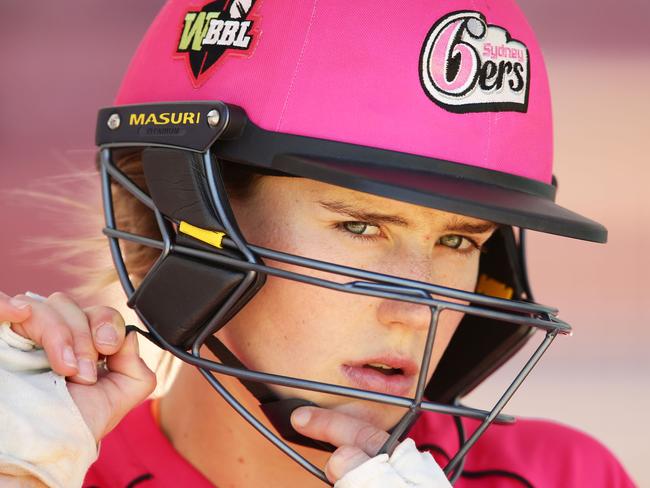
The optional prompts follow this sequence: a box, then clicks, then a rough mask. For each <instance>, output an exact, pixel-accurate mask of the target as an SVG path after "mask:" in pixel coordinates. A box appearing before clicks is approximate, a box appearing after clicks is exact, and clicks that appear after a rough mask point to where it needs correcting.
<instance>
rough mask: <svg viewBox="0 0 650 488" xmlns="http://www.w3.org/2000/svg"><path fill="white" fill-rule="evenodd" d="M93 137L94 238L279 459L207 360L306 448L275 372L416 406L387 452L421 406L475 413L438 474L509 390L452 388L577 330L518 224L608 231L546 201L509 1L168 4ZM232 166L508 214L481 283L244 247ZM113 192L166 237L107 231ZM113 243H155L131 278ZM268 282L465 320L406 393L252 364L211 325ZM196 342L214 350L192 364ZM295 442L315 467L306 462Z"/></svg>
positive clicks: (535, 78)
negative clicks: (129, 166)
mask: <svg viewBox="0 0 650 488" xmlns="http://www.w3.org/2000/svg"><path fill="white" fill-rule="evenodd" d="M97 144H98V145H99V146H100V155H101V157H100V165H101V170H102V178H103V193H104V203H105V215H106V222H107V225H106V229H105V233H106V234H107V236H108V237H109V243H110V246H111V250H112V253H113V258H114V262H115V264H116V267H117V270H118V273H119V275H120V280H121V282H122V285H123V286H124V288H125V290H126V292H127V295H128V297H129V304H130V306H131V307H133V308H134V309H135V311H136V312H137V313H138V315H139V316H140V318H141V319H142V321H143V323H144V324H145V325H146V326H147V328H148V329H149V333H150V337H151V339H152V340H154V341H155V342H156V343H157V344H159V345H160V346H161V347H164V348H165V349H167V350H169V351H171V352H172V353H173V354H175V355H176V356H177V357H179V358H181V359H182V360H184V361H187V362H189V363H191V364H194V365H195V366H197V367H199V368H200V370H201V372H202V373H203V374H204V376H205V377H206V379H207V380H208V381H209V382H210V383H211V384H212V386H213V387H214V388H215V389H217V391H219V393H220V394H222V395H223V396H224V398H226V400H227V401H229V402H230V403H231V405H232V406H233V407H234V408H236V409H237V410H238V411H240V413H242V415H244V417H245V418H246V419H247V420H248V421H249V422H250V423H251V424H253V425H254V426H255V427H256V428H258V430H260V432H262V433H263V434H264V435H266V436H267V437H269V439H271V440H272V442H274V443H275V444H276V445H278V446H281V447H282V448H283V449H284V450H285V452H288V451H287V450H286V449H290V448H288V447H287V446H286V444H284V441H283V440H282V439H281V438H279V437H277V436H275V435H274V434H273V433H272V432H270V431H269V430H268V429H265V427H264V426H263V425H262V424H261V423H260V422H259V420H258V419H255V418H254V417H253V416H251V415H250V413H249V412H247V411H246V410H245V409H244V408H243V407H242V406H241V405H240V404H238V403H237V401H236V399H234V398H233V397H232V395H230V394H229V393H228V392H227V391H226V390H225V389H224V388H223V386H222V385H221V383H220V382H219V381H218V380H217V379H216V378H215V377H214V376H213V375H212V374H211V372H212V371H217V372H221V373H225V374H231V375H233V376H236V377H238V378H239V379H240V380H241V381H242V382H243V383H244V384H245V385H246V386H247V387H248V388H249V390H250V391H251V392H253V393H254V394H255V396H256V397H257V398H258V399H259V400H260V403H261V404H262V408H263V409H264V410H265V412H266V413H267V415H268V417H269V418H270V419H271V421H272V422H273V423H274V425H275V426H276V427H277V428H278V429H279V430H280V432H281V434H282V436H283V437H284V438H285V439H290V440H293V441H297V442H302V443H309V440H307V439H305V438H301V437H300V436H299V435H297V433H295V432H294V431H293V430H292V429H291V427H290V425H289V422H288V417H289V414H290V412H291V411H292V409H294V408H296V407H297V406H299V405H301V404H304V403H302V402H301V401H300V399H299V393H297V395H296V396H297V398H296V399H279V398H276V397H275V396H274V395H273V394H272V392H271V390H270V389H269V388H268V387H267V386H266V385H267V384H276V385H283V386H291V387H295V388H304V389H314V390H318V391H324V392H328V393H333V394H342V395H349V396H353V397H356V398H362V399H375V400H377V399H379V400H380V401H384V402H385V403H392V404H395V405H402V406H404V407H411V408H410V409H409V410H408V413H407V414H405V417H404V418H403V419H402V421H400V423H399V424H398V425H397V426H396V427H395V428H394V429H393V431H392V434H393V435H392V436H391V440H390V441H389V443H387V445H386V446H385V449H387V450H388V449H390V447H391V446H392V445H394V443H395V441H396V440H397V439H398V438H399V437H400V436H401V435H403V434H404V433H405V431H406V430H407V428H408V426H409V424H410V422H412V421H413V419H414V418H415V417H416V416H417V413H418V412H420V411H424V410H433V411H441V412H445V413H451V414H453V415H460V416H463V415H466V416H473V417H479V418H482V419H484V422H483V423H482V424H481V427H480V428H479V429H478V430H477V431H476V432H475V433H473V434H472V436H470V438H469V440H468V442H466V443H465V445H464V446H463V448H461V450H460V451H459V453H458V454H457V455H456V456H455V457H454V459H452V461H451V462H450V464H449V465H448V466H447V467H446V470H447V472H448V474H449V475H450V476H452V473H453V476H454V477H457V476H458V474H459V468H460V464H461V463H462V459H463V457H464V455H465V454H466V453H467V449H469V446H471V444H473V443H474V442H475V441H476V439H477V438H478V436H479V435H480V434H481V433H482V432H483V431H484V430H485V428H487V426H488V425H489V423H490V422H491V421H493V420H494V419H495V418H501V419H502V420H503V419H505V417H499V411H500V409H501V408H502V407H503V404H504V403H505V402H499V403H498V404H497V405H496V406H495V408H494V409H492V410H491V411H490V412H483V411H479V410H476V409H471V408H467V407H464V406H461V405H459V404H458V399H459V398H462V397H463V396H464V395H465V394H467V393H468V392H469V391H471V390H472V389H473V388H474V387H475V386H477V385H478V384H479V383H480V382H481V381H482V380H483V379H485V378H486V377H487V376H489V375H490V374H491V373H492V372H493V371H494V370H496V369H497V368H498V367H499V366H501V365H502V364H503V363H504V362H505V361H506V360H507V359H509V358H510V357H511V356H512V355H513V354H514V353H515V352H516V351H517V350H519V349H520V348H521V347H522V346H523V344H524V343H525V342H526V341H527V340H528V338H529V337H530V335H531V332H532V331H534V330H542V331H544V332H545V333H546V335H545V337H544V340H543V341H542V342H541V344H540V346H539V347H538V349H537V350H536V352H535V354H534V355H533V357H532V358H531V361H529V363H528V364H527V366H526V367H525V368H524V370H522V372H521V373H520V374H519V375H518V376H517V378H515V380H514V381H513V386H514V389H516V386H518V384H519V383H520V382H521V381H522V380H523V378H524V377H525V375H526V374H527V373H528V371H530V368H531V367H532V366H533V365H534V363H535V362H536V361H537V360H538V359H539V357H540V356H541V354H542V353H543V351H544V350H546V348H547V347H548V345H549V344H550V342H551V341H552V340H553V338H554V337H555V336H556V335H557V334H558V333H560V334H564V333H567V332H568V331H569V330H570V327H569V326H568V325H567V324H566V323H564V322H562V321H561V320H560V319H558V318H557V310H555V309H553V308H551V307H546V306H543V305H540V304H537V303H535V302H533V297H532V293H531V291H530V287H529V285H528V280H527V276H526V267H525V258H524V251H523V247H524V239H523V235H524V234H523V229H532V230H537V231H541V232H546V233H551V234H557V235H561V236H567V237H572V238H578V239H584V240H588V241H595V242H604V241H605V240H606V230H605V229H604V228H603V227H602V226H601V225H600V224H598V223H596V222H593V221H591V220H589V219H587V218H585V217H583V216H580V215H578V214H576V213H574V212H571V211H570V210H567V209H565V208H563V207H561V206H559V205H557V204H556V203H555V190H556V186H555V185H554V184H553V180H552V152H553V148H552V126H551V103H550V95H549V87H548V80H547V75H546V70H545V67H544V62H543V59H542V54H541V51H540V49H539V46H538V43H537V40H536V39H535V36H534V34H533V32H532V30H531V28H530V26H529V25H528V23H527V22H526V20H525V18H524V16H523V14H522V12H521V10H520V9H519V8H518V6H517V5H516V4H515V3H514V2H513V1H512V0H495V1H485V0H478V1H469V0H454V1H451V2H440V1H434V0H416V1H411V2H403V3H402V4H399V3H395V2H370V1H366V0H358V1H355V2H349V1H345V2H344V1H339V0H334V1H332V2H327V4H323V3H319V2H318V1H317V0H311V1H304V2H290V1H283V2H270V1H269V0H235V1H225V0H219V1H214V2H209V3H206V2H199V1H185V0H171V1H169V2H168V3H167V4H166V5H165V6H164V8H163V9H162V11H161V12H160V14H159V15H158V17H157V18H156V19H155V21H154V22H153V24H152V25H151V27H150V29H149V30H148V32H147V33H146V35H145V37H144V39H143V41H142V43H141V45H140V47H139V49H138V50H137V52H136V54H135V56H134V58H133V60H132V62H131V65H130V67H129V69H128V72H127V74H126V76H125V77H124V81H123V83H122V86H121V88H120V91H119V94H118V96H117V100H116V103H115V106H114V107H109V108H105V109H102V110H101V111H100V112H99V117H98V125H97ZM127 150H137V151H139V159H140V161H141V164H142V170H143V174H144V182H140V184H138V183H137V182H134V181H132V180H131V179H130V178H129V177H128V175H126V174H125V173H124V172H123V171H121V169H120V168H119V166H118V165H117V164H116V163H115V155H116V154H117V153H119V152H120V151H127ZM228 163H237V164H240V165H245V166H247V167H250V168H253V169H254V170H255V171H256V172H259V173H261V174H268V175H290V176H295V177H305V178H312V179H314V180H318V181H321V182H325V183H329V184H334V185H339V186H342V187H346V188H350V189H353V190H358V191H361V192H366V193H371V194H375V195H379V196H384V197H388V198H392V199H396V200H401V201H404V202H408V203H413V204H417V205H421V206H426V207H430V208H435V209H439V210H444V211H448V212H453V213H458V214H463V215H468V216H472V217H476V218H481V219H486V220H490V221H493V222H496V223H499V224H502V226H501V227H500V229H499V230H498V231H497V232H496V233H495V235H494V236H493V237H492V238H491V239H490V241H489V242H488V243H487V245H486V247H487V252H486V253H485V254H484V255H483V256H482V258H481V263H480V272H479V274H480V277H479V280H478V283H479V284H478V287H477V290H476V292H475V293H467V292H463V291H460V290H453V289H448V288H443V287H439V286H437V285H435V284H430V283H422V282H416V281H412V280H407V279H403V278H399V277H395V276H389V275H384V274H379V273H373V272H367V271H362V270H358V269H353V268H348V267H345V266H339V265H337V264H335V263H327V262H322V261H315V260H313V259H310V258H309V257H300V256H294V255H291V254H285V253H282V252H279V251H277V250H272V249H264V248H260V247H257V246H254V245H252V244H250V243H247V242H246V240H245V239H244V237H243V236H242V235H241V233H240V232H239V230H238V227H237V224H236V221H235V219H234V217H233V215H232V212H231V210H230V207H229V203H228V198H227V195H226V191H225V188H224V183H223V177H222V172H223V168H224V165H226V164H228ZM116 186H120V187H123V188H126V189H127V190H128V191H129V192H130V193H131V194H132V195H133V196H134V197H135V198H137V199H138V200H139V201H141V202H142V203H143V204H144V205H145V206H147V207H148V208H149V209H150V210H151V211H152V213H153V215H154V216H155V218H156V222H157V224H158V228H159V231H160V238H159V239H152V238H151V237H150V236H149V237H147V236H142V235H137V233H133V232H126V231H125V230H123V229H120V228H118V227H119V226H118V225H117V221H116V218H115V213H114V202H113V195H114V190H115V188H116ZM520 229H521V230H520ZM125 242H127V243H128V242H131V243H135V244H137V245H142V246H149V247H152V248H156V249H158V250H160V256H159V257H158V259H157V261H156V263H155V264H154V266H153V267H152V268H151V269H150V270H149V272H148V273H147V274H146V276H145V277H144V279H143V280H142V282H141V283H138V284H137V286H136V285H134V283H133V281H132V279H131V278H132V276H131V275H130V271H129V270H128V269H127V266H126V265H125V259H124V255H123V249H124V243H125ZM265 259H273V260H278V261H282V262H286V263H290V264H295V265H297V266H301V267H304V268H310V269H318V270H323V271H327V272H330V273H336V274H340V275H343V276H346V277H348V278H349V280H350V281H349V282H347V283H345V284H343V285H341V284H340V282H331V281H327V280H316V279H313V278H309V277H308V276H307V275H303V274H301V273H297V272H296V273H293V272H291V273H288V272H284V271H281V270H278V269H275V268H273V267H271V266H267V265H266V264H265V261H264V260H265ZM268 275H273V276H279V277H281V278H285V279H292V280H297V281H302V282H304V283H306V285H312V286H325V287H327V288H331V289H337V290H339V291H341V292H343V293H358V294H362V295H368V296H375V297H383V298H391V299H397V300H403V301H407V302H412V303H419V304H423V305H427V306H429V307H431V310H432V320H431V327H430V334H429V336H430V337H429V338H428V339H427V340H428V341H433V340H434V337H435V326H436V322H437V317H438V316H439V313H441V312H444V310H456V311H461V312H463V313H465V316H464V318H463V320H462V322H461V325H460V326H459V328H458V330H457V332H456V333H455V335H454V337H453V339H452V341H451V343H450V345H449V346H448V348H447V349H446V351H445V353H444V356H443V357H442V359H441V361H440V363H439V365H438V367H437V369H436V371H435V374H434V375H433V378H432V380H431V381H430V382H429V384H428V385H421V387H420V388H418V394H417V395H416V397H415V398H411V399H403V398H402V399H396V398H394V397H393V398H389V397H390V395H381V394H377V393H376V392H365V391H363V390H355V389H352V388H345V387H340V386H338V385H327V384H322V383H317V382H313V381H309V380H307V379H304V378H288V377H280V376H277V375H272V374H267V373H264V372H257V371H250V370H248V369H247V368H246V366H245V365H243V364H241V362H239V360H238V358H236V357H235V356H234V355H233V354H232V353H230V352H229V351H228V350H227V349H226V348H225V347H224V346H223V344H221V343H219V341H217V340H216V339H215V338H214V333H215V332H216V331H217V330H218V329H219V328H220V327H222V326H224V325H225V324H226V323H227V322H228V320H229V319H230V318H232V317H233V316H234V315H235V314H236V313H237V311H238V310H240V309H241V308H242V307H243V306H244V305H245V304H246V303H247V302H248V301H249V300H250V298H251V297H252V296H254V295H255V293H256V292H257V291H258V290H259V289H260V288H261V287H262V286H263V284H264V280H265V277H266V276H268ZM430 343H431V342H428V344H430ZM203 344H206V345H208V346H209V347H210V348H211V349H212V350H213V351H214V352H216V353H217V356H218V357H219V358H220V360H221V361H222V363H215V362H213V361H209V360H207V359H204V358H201V356H200V352H199V350H200V348H201V346H202V345H203ZM426 354H427V353H426V351H425V356H426ZM426 359H427V358H426V357H425V358H424V360H425V361H426ZM423 364H428V363H426V362H423ZM514 389H513V388H511V390H513V391H512V392H514ZM296 391H299V390H296ZM512 392H510V393H509V394H511V393H512ZM509 394H508V395H509ZM504 398H505V397H504ZM507 398H509V396H507ZM507 398H505V399H506V400H507ZM285 448H286V449H285ZM290 455H291V456H292V457H294V459H296V460H297V461H298V462H299V463H301V464H302V465H303V466H304V467H306V468H307V469H308V470H310V471H311V472H312V473H314V474H315V475H316V476H319V477H320V478H321V479H323V480H324V479H325V478H324V475H323V473H322V472H321V471H320V470H319V469H318V468H316V467H314V466H312V465H310V464H309V463H308V462H307V461H306V460H304V459H302V458H301V457H300V455H298V454H297V453H295V452H293V454H290Z"/></svg>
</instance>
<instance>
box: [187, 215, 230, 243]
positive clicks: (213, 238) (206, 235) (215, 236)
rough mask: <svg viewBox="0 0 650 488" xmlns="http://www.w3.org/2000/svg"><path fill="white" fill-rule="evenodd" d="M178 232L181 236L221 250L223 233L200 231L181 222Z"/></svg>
mask: <svg viewBox="0 0 650 488" xmlns="http://www.w3.org/2000/svg"><path fill="white" fill-rule="evenodd" d="M178 230H179V231H180V232H182V233H183V234H187V235H188V236H192V237H194V238H195V239H198V240H199V241H203V242H205V243H207V244H210V245H211V246H214V247H218V248H219V249H222V246H221V241H222V240H223V238H224V236H225V235H226V234H225V233H224V232H217V231H216V230H206V229H201V228H200V227H195V226H193V225H192V224H188V223H187V222H184V221H181V225H179V226H178Z"/></svg>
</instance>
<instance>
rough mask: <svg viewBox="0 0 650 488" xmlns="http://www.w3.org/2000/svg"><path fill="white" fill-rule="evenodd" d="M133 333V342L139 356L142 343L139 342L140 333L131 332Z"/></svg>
mask: <svg viewBox="0 0 650 488" xmlns="http://www.w3.org/2000/svg"><path fill="white" fill-rule="evenodd" d="M131 335H132V336H133V337H132V338H131V342H133V350H134V351H135V353H136V354H137V355H138V356H139V355H140V343H139V342H138V333H137V332H131Z"/></svg>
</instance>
